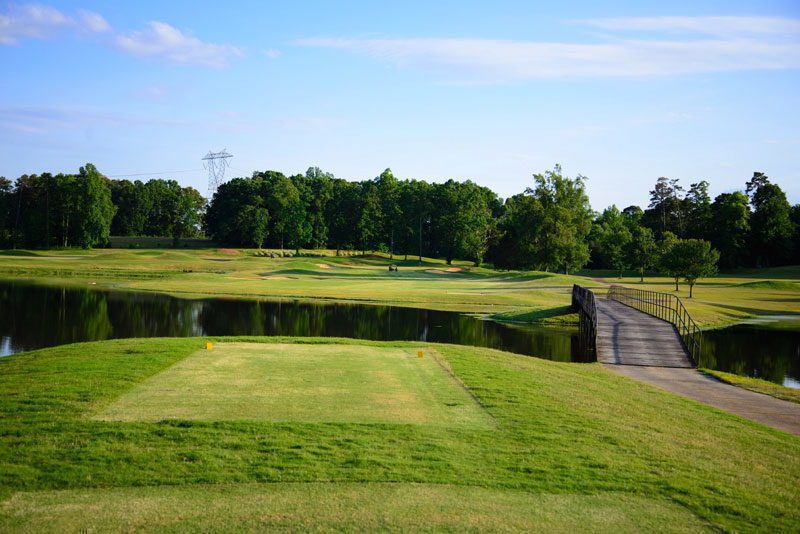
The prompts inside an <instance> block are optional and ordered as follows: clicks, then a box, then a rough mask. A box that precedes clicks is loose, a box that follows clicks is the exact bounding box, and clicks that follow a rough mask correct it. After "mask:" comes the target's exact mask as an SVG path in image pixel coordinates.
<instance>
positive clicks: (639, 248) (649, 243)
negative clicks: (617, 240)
mask: <svg viewBox="0 0 800 534" xmlns="http://www.w3.org/2000/svg"><path fill="white" fill-rule="evenodd" d="M631 237H632V239H631V246H630V259H631V263H632V264H633V265H634V266H635V267H636V268H637V269H638V270H639V281H640V282H644V271H645V270H646V269H649V268H651V267H654V266H655V265H656V263H657V262H658V245H657V244H656V240H655V238H654V237H653V231H652V230H651V229H650V228H645V227H644V226H637V227H636V228H635V229H634V230H633V233H632V236H631Z"/></svg>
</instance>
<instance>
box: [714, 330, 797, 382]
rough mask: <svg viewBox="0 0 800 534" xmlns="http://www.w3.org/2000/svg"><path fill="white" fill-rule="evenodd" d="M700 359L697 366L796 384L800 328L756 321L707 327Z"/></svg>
mask: <svg viewBox="0 0 800 534" xmlns="http://www.w3.org/2000/svg"><path fill="white" fill-rule="evenodd" d="M699 360H700V361H699V364H700V367H707V368H709V369H716V370H718V371H725V372H728V373H736V374H737V375H742V376H751V377H757V378H763V379H764V380H769V381H770V382H775V383H777V384H783V385H785V386H789V387H798V385H800V384H798V381H800V331H797V330H781V329H775V328H768V327H765V326H763V325H762V326H758V325H755V324H748V325H738V326H730V327H728V328H723V329H721V330H710V331H706V332H703V345H702V349H701V351H700V358H699Z"/></svg>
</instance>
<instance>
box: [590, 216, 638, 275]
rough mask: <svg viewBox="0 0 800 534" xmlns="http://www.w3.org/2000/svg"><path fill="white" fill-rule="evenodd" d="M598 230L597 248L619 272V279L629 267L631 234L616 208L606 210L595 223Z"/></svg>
mask: <svg viewBox="0 0 800 534" xmlns="http://www.w3.org/2000/svg"><path fill="white" fill-rule="evenodd" d="M595 224H596V227H597V228H598V236H597V238H598V240H599V246H600V249H601V250H602V254H603V255H604V256H605V258H606V259H607V261H608V264H609V265H611V267H613V268H614V269H616V270H618V271H619V278H622V273H623V271H624V270H625V268H626V267H628V265H629V260H630V252H629V250H628V249H629V247H630V243H631V240H632V237H631V232H630V230H629V229H628V227H627V225H626V224H625V219H624V218H623V216H622V213H620V211H619V209H617V207H616V206H614V205H612V206H610V207H608V208H606V209H605V210H604V211H603V213H602V214H601V215H600V217H598V218H597V221H595Z"/></svg>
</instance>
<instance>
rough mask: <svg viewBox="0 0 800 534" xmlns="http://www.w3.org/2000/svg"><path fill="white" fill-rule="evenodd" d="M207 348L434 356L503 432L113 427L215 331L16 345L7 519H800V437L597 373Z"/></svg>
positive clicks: (174, 525) (1, 487)
mask: <svg viewBox="0 0 800 534" xmlns="http://www.w3.org/2000/svg"><path fill="white" fill-rule="evenodd" d="M210 340H211V341H214V342H224V343H256V342H269V343H280V344H283V346H284V347H285V348H283V349H282V353H283V354H284V356H285V357H291V355H292V354H293V353H294V352H295V349H296V352H297V353H298V354H306V355H307V354H309V352H308V351H309V350H311V354H314V353H315V351H314V350H313V349H319V348H320V347H326V348H329V349H330V350H331V351H333V352H331V354H335V353H336V349H335V348H330V345H333V346H334V347H335V345H336V344H346V345H348V346H350V347H367V348H370V349H376V350H374V351H372V350H370V351H368V352H370V353H373V354H375V356H376V357H381V355H384V356H385V355H386V354H395V350H399V351H400V352H401V353H402V352H403V351H415V350H416V349H417V348H426V350H436V351H438V353H439V355H440V356H441V358H442V360H443V362H446V365H447V366H448V368H449V369H450V370H451V371H452V373H453V374H454V375H455V376H456V377H457V378H458V380H459V381H460V382H461V383H463V385H464V386H465V387H466V388H468V390H469V392H470V393H471V394H472V395H474V398H475V402H476V403H477V404H479V405H480V406H481V407H482V408H481V409H480V410H482V411H483V412H485V413H487V414H489V416H491V418H492V421H493V424H492V425H490V426H489V427H487V426H485V425H450V424H447V422H446V421H442V424H410V423H407V422H404V423H398V422H360V423H357V422H330V421H328V422H308V421H297V420H294V421H292V420H286V419H287V417H286V416H284V417H282V418H281V419H282V421H279V422H274V421H264V420H258V421H256V420H234V419H236V418H235V417H230V416H228V417H226V418H225V419H222V418H221V416H219V415H212V413H213V412H214V409H212V408H210V407H207V408H206V409H207V410H209V415H207V417H209V419H207V420H202V421H201V420H192V419H185V418H179V419H164V420H159V421H156V422H150V421H99V420H95V419H92V418H93V417H94V416H96V415H97V414H99V413H102V412H103V411H104V410H107V409H109V407H111V406H113V405H114V404H115V403H116V402H118V401H119V399H121V398H122V399H124V398H126V396H128V395H129V394H131V393H132V392H135V391H136V390H137V388H139V387H141V386H142V385H146V384H147V383H148V382H149V381H152V380H158V377H159V376H161V377H162V378H164V377H169V376H170V373H171V372H172V370H174V369H177V368H179V366H180V365H181V364H182V363H183V362H187V363H190V362H191V361H192V359H193V358H195V357H196V355H197V351H198V350H199V349H201V348H202V347H203V344H204V343H205V341H206V339H198V338H181V339H136V340H114V341H105V342H97V343H80V344H74V345H66V346H61V347H53V348H49V349H43V350H39V351H35V352H31V353H27V354H18V355H13V356H9V357H6V358H2V359H0V499H2V502H0V530H3V531H36V530H56V531H70V530H73V531H75V530H79V529H81V528H83V527H87V528H88V527H89V526H91V525H93V524H98V525H100V526H101V527H105V526H107V528H108V529H117V528H119V529H126V530H127V529H134V528H136V529H145V530H147V529H149V530H151V531H164V530H166V531H169V530H170V529H172V530H173V531H186V530H199V529H202V526H201V525H203V524H204V521H206V520H208V521H209V527H208V530H212V531H213V530H214V529H216V530H220V529H226V526H228V525H230V526H232V527H235V528H238V529H240V530H254V529H258V528H266V527H265V525H266V526H269V527H274V528H276V529H277V528H286V529H294V530H308V529H311V530H313V529H323V530H324V529H342V530H373V529H376V528H384V527H385V528H395V529H397V530H407V529H410V530H413V529H415V528H417V526H419V528H420V529H424V528H430V529H436V528H439V529H448V528H449V529H452V530H464V529H470V528H471V529H473V530H486V529H487V528H488V527H487V525H488V526H491V528H497V529H503V528H507V529H509V530H526V531H529V530H532V529H535V528H537V526H538V525H542V529H543V530H546V531H549V530H555V529H557V528H560V526H563V530H570V531H578V530H591V531H607V532H618V531H649V530H653V529H655V528H656V527H659V526H660V528H663V529H666V530H670V531H680V530H686V531H692V530H699V529H703V528H708V529H711V530H714V531H762V532H779V531H784V532H785V531H792V530H796V528H797V525H798V524H800V506H798V502H799V501H798V495H797V484H798V480H800V438H797V437H795V436H791V435H788V434H785V433H782V432H780V431H777V430H773V429H769V428H766V427H763V426H761V425H758V424H756V423H753V422H750V421H747V420H744V419H741V418H739V417H736V416H733V415H731V414H727V413H724V412H721V411H719V410H715V409H713V408H710V407H707V406H703V405H700V404H698V403H695V402H692V401H690V400H687V399H684V398H681V397H677V396H674V395H671V394H669V393H667V392H664V391H662V390H659V389H657V388H653V387H650V386H647V385H646V384H643V383H639V382H636V381H633V380H630V379H627V378H625V377H622V376H619V375H616V374H613V373H611V372H608V371H606V370H604V369H603V368H602V367H600V366H598V365H596V364H583V365H582V364H566V363H558V362H549V361H544V360H538V359H535V358H526V357H523V356H518V355H513V354H509V353H504V352H500V351H496V350H491V349H482V348H473V347H461V346H455V345H433V344H431V345H423V346H421V345H420V344H418V343H408V342H366V341H356V340H335V339H291V338H261V339H259V338H247V337H242V338H218V339H214V338H210ZM270 348H271V347H268V346H266V347H265V349H267V350H266V351H265V352H270V351H269V349H270ZM272 348H274V347H272ZM215 350H216V349H215ZM348 350H350V349H348ZM212 352H213V351H212ZM412 354H413V352H412ZM423 360H425V361H426V363H428V364H429V363H433V362H431V361H428V360H427V355H426V358H423ZM416 363H419V362H416ZM256 367H257V368H258V367H259V366H256ZM287 369H288V368H284V371H286V370H287ZM396 372H397V371H396ZM437 373H438V371H437ZM436 376H439V377H445V378H447V375H446V374H441V373H440V374H438V375H436ZM297 380H299V379H297ZM297 380H295V381H296V383H297ZM310 387H313V384H310ZM414 387H416V386H413V385H409V386H408V389H407V391H413V389H414ZM445 391H446V392H450V393H447V394H451V393H452V391H453V389H452V388H445ZM259 402H260V401H259ZM287 402H288V399H287ZM230 409H235V408H230ZM281 409H282V410H283V413H284V414H290V415H291V414H293V413H296V412H293V408H292V407H283V408H281ZM320 409H321V410H324V409H327V408H324V407H322V406H320ZM227 415H230V414H227ZM293 417H295V416H293ZM212 418H213V419H212ZM215 497H216V498H215ZM262 510H263V512H262ZM470 512H472V513H470ZM428 520H430V522H428ZM423 523H424V524H423ZM420 525H421V526H420ZM404 527H407V529H406V528H404ZM550 527H552V528H550ZM100 530H103V528H100Z"/></svg>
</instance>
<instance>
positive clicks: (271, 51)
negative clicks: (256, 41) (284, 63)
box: [264, 48, 281, 59]
mask: <svg viewBox="0 0 800 534" xmlns="http://www.w3.org/2000/svg"><path fill="white" fill-rule="evenodd" d="M264 55H265V56H267V57H268V58H270V59H275V58H277V57H280V55H281V51H280V50H275V49H274V48H267V49H266V50H264Z"/></svg>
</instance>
